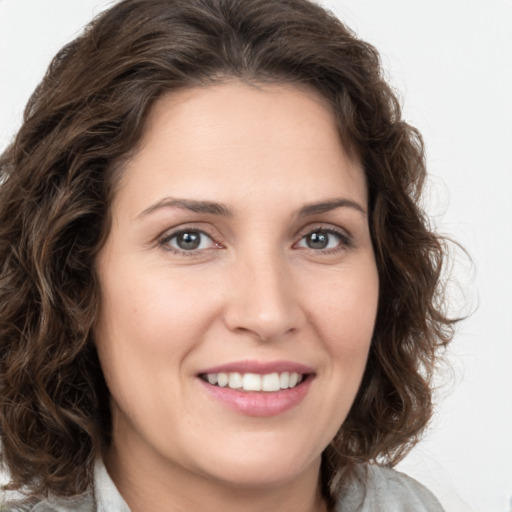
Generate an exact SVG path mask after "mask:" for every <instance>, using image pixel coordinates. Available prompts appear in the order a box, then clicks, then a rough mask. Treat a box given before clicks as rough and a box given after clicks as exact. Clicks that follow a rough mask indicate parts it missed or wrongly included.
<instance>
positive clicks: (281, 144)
mask: <svg viewBox="0 0 512 512" xmlns="http://www.w3.org/2000/svg"><path fill="white" fill-rule="evenodd" d="M366 208H367V191H366V183H365V178H364V174H363V171H362V169H361V167H360V165H359V164H358V163H356V162H354V161H352V160H351V159H349V158H348V156H347V155H346V153H345V152H344V150H343V147H342V146H341V144H340V140H339V136H338V132H337V128H336V122H335V119H334V116H333V114H332V113H331V112H330V111H329V109H328V108H327V107H326V106H325V105H324V104H323V102H322V101H321V100H320V99H319V98H317V96H316V95H315V94H314V93H312V92H310V91H307V90H303V89H298V88H295V87H293V86H262V87H254V86H249V85H244V84H242V83H240V82H231V83H225V84H222V85H215V86H210V87H203V88H193V89H188V90H185V91H182V92H179V93H177V92H175V93H172V94H169V95H168V96H165V97H163V98H161V99H160V100H159V101H158V103H157V104H156V106H155V107H154V109H153V111H152V113H151V115H150V117H149V120H148V124H147V128H146V131H145V136H144V137H143V140H142V143H141V145H140V147H139V148H138V150H137V151H136V153H135V155H134V156H133V158H131V160H130V161H129V162H128V163H127V164H126V166H125V170H124V175H123V178H122V180H121V182H120V184H119V187H118V191H117V193H116V197H115V200H114V202H113V204H112V219H113V222H112V228H111V232H110V234H109V237H108V240H107V243H106V245H105V246H104V248H103V249H102V251H101V253H100V255H99V257H98V261H97V270H98V275H99V279H100V286H101V291H102V308H101V313H100V318H99V321H98V324H97V329H96V342H97V346H98V352H99V357H100V360H101V364H102V368H103V371H104V373H105V377H106V381H107V384H108V386H109V389H110V392H111V395H112V398H111V407H112V414H113V446H112V452H113V453H115V457H116V458H117V460H121V461H123V462H122V463H123V464H124V465H125V466H127V467H132V468H135V467H140V468H141V469H140V471H141V472H153V474H155V473H154V472H155V471H157V470H158V471H159V472H158V474H159V475H163V474H168V475H171V474H172V475H174V476H175V477H176V478H178V477H179V476H180V475H181V476H184V475H187V478H188V479H185V480H183V479H182V480H183V481H184V482H194V481H195V480H197V479H198V478H199V479H201V478H202V479H205V478H207V479H209V480H210V481H217V482H223V483H225V484H229V485H231V486H233V485H235V486H237V485H238V486H250V487H261V486H275V485H280V484H284V483H286V482H290V481H292V480H294V479H297V478H299V477H301V476H304V475H307V474H309V475H317V474H318V468H319V463H320V457H321V452H322V451H323V449H324V448H325V447H326V446H327V444H328V443H329V442H330V441H331V439H332V438H333V437H334V435H335V433H336V431H337V430H338V428H339V427H340V425H341V424H342V423H343V421H344V420H345V418H346V416H347V414H348V411H349V409H350V406H351V404H352V402H353V400H354V397H355V395H356V392H357V390H358V387H359V385H360V382H361V377H362V374H363V370H364V368H365V363H366V359H367V354H368V349H369V346H370V340H371V337H372V331H373V327H374V322H375V316H376V309H377V297H378V276H377V270H376V265H375V260H374V253H373V249H372V244H371V240H370V233H369V229H368V218H367V214H366ZM134 472H136V470H134Z"/></svg>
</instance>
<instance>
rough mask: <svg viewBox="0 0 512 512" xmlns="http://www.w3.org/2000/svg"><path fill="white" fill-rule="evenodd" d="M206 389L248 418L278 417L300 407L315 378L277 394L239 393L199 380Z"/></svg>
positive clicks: (309, 378)
mask: <svg viewBox="0 0 512 512" xmlns="http://www.w3.org/2000/svg"><path fill="white" fill-rule="evenodd" d="M199 380H200V382H201V384H202V385H203V386H204V387H205V389H206V390H207V391H208V392H209V393H210V394H211V395H212V396H213V397H214V398H216V399H217V400H219V401H220V402H222V403H224V404H225V405H226V406H228V407H229V408H230V409H233V410H235V411H237V412H239V413H241V414H245V415H247V416H263V417H264V416H277V415H278V414H282V413H284V412H286V411H288V410H290V409H293V408H294V407H296V406H297V405H299V404H300V403H301V402H302V401H303V400H304V398H305V396H306V394H307V392H308V391H309V387H310V386H311V382H312V381H313V376H312V375H309V376H308V377H307V378H306V379H305V380H304V381H303V382H301V383H300V384H299V385H298V386H296V387H294V388H291V389H282V390H280V391H275V392H266V391H249V392H244V391H239V390H237V389H231V388H228V387H225V388H221V387H219V386H213V385H211V384H209V383H208V382H205V381H204V380H202V379H201V378H199Z"/></svg>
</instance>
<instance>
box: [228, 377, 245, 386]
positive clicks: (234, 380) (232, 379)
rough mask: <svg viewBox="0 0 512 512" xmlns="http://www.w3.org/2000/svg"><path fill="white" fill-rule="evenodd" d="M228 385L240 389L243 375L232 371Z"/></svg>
mask: <svg viewBox="0 0 512 512" xmlns="http://www.w3.org/2000/svg"><path fill="white" fill-rule="evenodd" d="M228 386H229V387H230V388H231V389H238V388H241V387H242V376H241V375H240V374H239V373H230V374H229V382H228Z"/></svg>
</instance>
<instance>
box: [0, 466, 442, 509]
mask: <svg viewBox="0 0 512 512" xmlns="http://www.w3.org/2000/svg"><path fill="white" fill-rule="evenodd" d="M0 511H1V512H4V511H5V512H18V511H19V512H130V509H129V507H128V505H127V504H126V502H125V501H124V500H123V498H122V496H121V494H119V491H118V490H117V488H116V486H115V484H114V482H113V481H112V479H111V478H110V476H109V474H108V473H107V470H106V468H105V466H104V464H103V463H102V462H101V461H98V462H97V463H96V466H95V472H94V488H93V489H92V490H91V491H90V492H88V493H87V494H85V495H83V496H79V497H76V498H73V499H53V500H45V501H43V502H40V503H38V504H37V505H32V506H30V507H16V506H13V505H3V506H0ZM336 512H444V511H443V507H442V506H441V504H440V503H439V501H438V500H437V499H436V498H435V496H434V495H433V494H432V493H431V492H430V491H429V490H428V489H427V488H426V487H424V486H422V485H421V484H420V483H418V482H417V481H416V480H414V479H413V478H410V477H408V476H407V475H404V474H403V473H399V472H398V471H395V470H393V469H390V468H386V467H381V466H376V465H361V466H359V467H358V469H357V475H356V478H355V479H354V480H353V482H352V483H351V484H350V486H349V487H348V488H347V489H346V491H345V492H344V493H343V495H342V496H340V498H339V500H338V502H337V505H336Z"/></svg>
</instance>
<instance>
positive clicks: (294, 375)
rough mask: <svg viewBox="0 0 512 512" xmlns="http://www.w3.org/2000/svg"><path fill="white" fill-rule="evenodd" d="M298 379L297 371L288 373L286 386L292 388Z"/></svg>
mask: <svg viewBox="0 0 512 512" xmlns="http://www.w3.org/2000/svg"><path fill="white" fill-rule="evenodd" d="M298 380H299V374H298V373H295V372H293V373H290V380H289V381H288V386H289V387H290V388H294V387H295V386H296V385H297V382H298Z"/></svg>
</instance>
